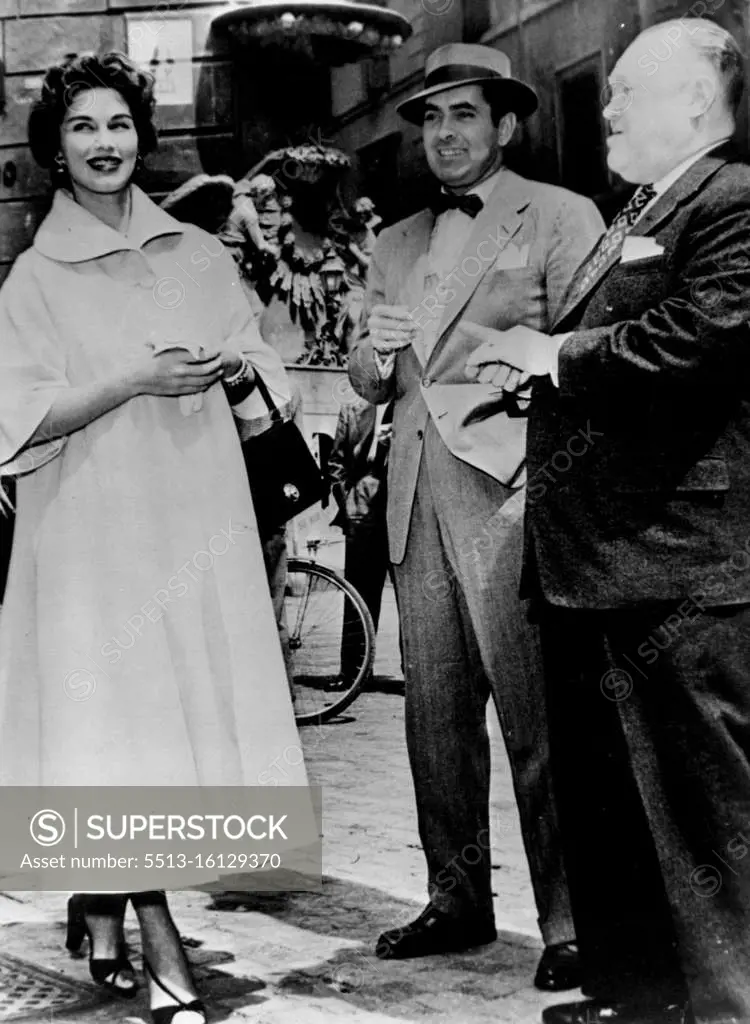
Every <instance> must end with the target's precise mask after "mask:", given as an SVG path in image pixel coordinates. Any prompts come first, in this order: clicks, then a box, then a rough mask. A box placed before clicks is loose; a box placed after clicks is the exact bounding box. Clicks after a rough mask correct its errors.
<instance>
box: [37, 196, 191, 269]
mask: <svg viewBox="0 0 750 1024" xmlns="http://www.w3.org/2000/svg"><path fill="white" fill-rule="evenodd" d="M131 194H132V203H133V205H132V210H131V215H130V226H129V229H128V235H127V237H125V235H121V234H120V232H119V231H115V230H114V228H111V227H109V225H107V224H105V223H104V222H103V221H101V220H99V218H98V217H95V216H94V215H93V214H92V213H89V212H88V210H85V209H84V208H83V207H82V206H80V205H79V204H78V203H77V202H76V201H75V199H74V198H73V196H72V194H71V193H70V192H68V191H67V190H66V189H58V190H57V191H56V192H55V197H54V199H53V202H52V208H51V210H50V212H49V213H48V214H47V216H46V217H45V219H44V220H43V222H42V224H41V226H40V228H39V230H38V231H37V233H36V237H35V238H34V248H35V249H36V250H37V251H38V252H40V253H41V254H42V255H43V256H47V257H48V258H49V259H51V260H56V261H58V262H60V263H83V262H85V261H87V260H96V259H99V258H100V257H102V256H107V255H109V254H110V253H114V252H125V251H129V250H134V251H140V250H141V249H142V248H143V246H144V245H146V243H147V242H151V241H153V239H155V238H160V237H162V236H164V235H180V234H183V233H184V231H185V225H184V224H181V223H180V222H179V221H178V220H175V219H174V217H171V216H170V215H169V214H168V213H166V212H165V211H164V210H162V209H161V207H159V206H157V205H156V203H154V202H152V200H151V199H149V197H148V196H147V195H146V193H145V192H143V191H141V189H139V188H138V187H137V186H136V185H131Z"/></svg>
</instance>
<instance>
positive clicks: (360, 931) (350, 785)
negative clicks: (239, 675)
mask: <svg viewBox="0 0 750 1024" xmlns="http://www.w3.org/2000/svg"><path fill="white" fill-rule="evenodd" d="M396 651H397V644H396V620H395V611H394V608H393V600H392V593H390V592H387V593H386V602H385V610H384V621H383V625H382V629H381V636H380V639H379V649H378V660H377V662H376V669H377V673H378V676H376V682H375V688H374V689H373V691H372V692H368V693H365V694H363V695H362V696H361V697H360V698H359V699H358V700H357V701H356V703H355V704H354V705H353V706H352V707H351V708H350V709H349V710H348V711H347V712H345V714H344V716H342V718H341V719H340V720H338V721H335V722H332V723H330V724H326V725H323V726H319V727H312V728H306V729H303V730H302V739H303V745H304V748H305V752H306V756H307V761H308V765H309V769H310V775H311V780H312V781H313V782H314V783H318V784H320V785H321V786H322V787H323V815H324V853H323V865H324V884H323V887H322V891H321V892H319V893H278V894H267V895H255V896H251V897H249V898H248V901H247V904H246V907H245V909H244V910H243V911H233V912H232V911H219V910H216V909H213V908H212V907H211V905H210V903H209V901H208V899H207V898H206V897H205V896H204V895H201V894H198V893H193V892H183V893H175V894H173V896H171V897H170V898H171V902H172V907H173V912H174V915H175V918H176V920H177V921H178V924H179V926H180V929H181V931H182V933H183V935H184V936H185V937H186V939H187V940H188V944H189V953H190V956H191V958H192V959H193V961H194V963H195V972H196V977H197V979H198V983H199V986H200V988H201V991H202V992H203V993H204V995H205V996H206V998H207V1001H208V1005H209V1010H210V1020H211V1021H212V1022H214V1021H215V1022H218V1021H238V1022H239V1021H252V1022H255V1024H318V1022H321V1024H322V1022H326V1021H334V1022H337V1021H340V1022H342V1024H348V1022H351V1024H387V1022H395V1021H418V1022H423V1024H490V1022H492V1024H537V1022H538V1021H539V1019H540V1013H541V1008H542V1007H543V1006H544V1005H547V1004H549V1003H552V1002H559V1001H561V997H560V996H556V997H555V996H553V997H550V996H547V997H544V996H542V995H541V993H538V992H536V991H535V990H534V989H533V988H532V986H531V979H532V976H533V972H534V968H535V965H536V962H537V960H538V957H539V954H540V950H541V943H540V940H539V938H538V933H537V930H536V925H535V913H534V908H533V902H532V898H531V889H530V883H529V878H528V873H527V869H526V865H525V861H524V856H523V851H522V847H521V838H520V833H519V828H518V820H517V816H516V811H515V805H514V801H513V795H512V787H511V781H510V774H509V769H508V764H507V760H506V758H505V754H504V751H503V749H502V741H501V739H500V736H499V730H498V728H497V725H496V721H495V718H494V713H493V715H492V721H491V733H492V743H493V755H494V762H493V764H494V767H493V778H492V815H491V820H492V833H493V834H492V840H493V849H492V859H493V877H494V891H495V894H496V899H495V908H496V913H497V920H498V926H499V929H500V938H499V939H498V941H497V942H496V943H494V944H492V945H490V946H485V947H483V948H481V949H479V950H477V951H474V952H469V953H465V954H460V955H451V956H442V957H428V958H425V959H422V960H415V961H403V962H394V963H383V962H381V961H379V960H377V959H376V958H375V957H374V956H373V955H372V947H373V942H374V939H375V938H376V937H377V935H378V933H379V931H380V930H382V929H383V928H384V927H388V926H391V925H397V924H401V923H405V922H406V921H408V920H410V919H411V918H412V917H414V916H415V914H416V913H417V912H418V911H419V910H420V909H421V907H422V906H423V904H424V902H425V894H424V885H425V879H424V867H423V859H422V854H421V851H420V848H419V841H418V837H417V832H416V821H415V813H414V806H413V794H412V789H411V782H410V777H409V772H408V766H407V761H406V752H405V747H404V738H403V697H402V696H401V695H400V693H399V692H397V691H398V683H397V677H398V672H399V666H398V656H397V653H396ZM378 677H379V678H378ZM65 897H66V894H63V893H37V894H32V893H27V892H23V893H6V894H4V896H2V897H0V927H2V931H0V941H1V942H2V946H0V952H2V953H4V954H10V955H11V956H16V957H19V958H22V959H23V960H25V961H30V962H32V963H34V964H37V965H39V966H41V967H44V968H48V969H51V970H53V971H58V972H61V973H63V974H64V975H65V976H66V977H67V978H71V979H76V980H78V981H79V982H80V983H82V984H83V983H85V982H86V980H87V969H86V963H85V961H83V960H72V959H70V958H69V957H68V956H67V954H66V953H65V951H64V949H63V941H64V931H63V923H62V919H63V910H64V903H65ZM127 938H128V941H129V942H131V943H132V946H133V948H134V949H135V950H136V955H135V957H134V961H135V963H136V966H140V963H139V958H138V956H137V949H138V934H137V928H136V927H135V924H134V920H133V918H132V917H131V916H129V917H128V921H127ZM576 996H577V997H578V998H580V995H579V994H577V993H570V994H565V995H564V996H563V997H562V1001H565V1000H567V999H573V998H576ZM6 1019H9V1018H7V1017H5V1016H3V1015H2V1011H1V1010H0V1020H6ZM26 1019H33V1020H34V1021H36V1022H37V1024H43V1022H44V1024H47V1022H51V1021H54V1022H56V1024H73V1022H74V1021H75V1022H78V1021H80V1022H82V1024H86V1022H91V1024H98V1022H103V1021H113V1022H115V1021H117V1022H129V1024H139V1022H141V1021H148V1019H149V1018H148V1014H147V1010H146V1004H145V999H144V998H143V997H142V996H139V998H138V999H137V1000H136V1001H135V1002H134V1004H130V1003H118V1002H111V1001H105V1002H100V1005H98V1006H95V1007H94V1008H93V1009H90V1010H87V1011H86V1012H82V1011H79V1012H78V1013H76V1014H75V1015H73V1016H70V1015H68V1016H66V1015H65V1014H55V1015H52V1016H51V1015H50V1014H49V1012H47V1011H45V1012H44V1013H42V1012H41V1011H40V1013H39V1015H38V1016H36V1017H33V1018H26Z"/></svg>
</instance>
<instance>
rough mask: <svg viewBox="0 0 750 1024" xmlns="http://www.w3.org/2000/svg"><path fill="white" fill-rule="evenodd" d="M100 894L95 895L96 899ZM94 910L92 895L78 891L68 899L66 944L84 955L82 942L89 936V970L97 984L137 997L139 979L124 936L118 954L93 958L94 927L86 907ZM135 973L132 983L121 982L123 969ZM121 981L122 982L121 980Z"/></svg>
mask: <svg viewBox="0 0 750 1024" xmlns="http://www.w3.org/2000/svg"><path fill="white" fill-rule="evenodd" d="M96 898H97V897H94V899H96ZM87 908H88V910H89V913H91V912H92V902H91V900H90V897H87V896H86V895H85V894H84V893H76V894H75V895H74V896H71V897H70V899H69V900H68V927H67V934H66V937H65V948H66V949H67V950H68V952H69V953H70V954H71V955H72V956H75V957H82V956H83V955H84V954H83V952H82V948H81V947H82V946H83V943H84V940H85V939H86V938H88V940H89V973H90V974H91V978H92V980H93V981H95V982H96V984H97V985H101V986H102V988H106V989H107V991H109V992H112V993H113V995H116V996H119V997H120V998H121V999H134V998H135V995H136V993H137V992H138V983H137V981H136V980H135V971H134V969H133V965H132V964H131V962H130V960H128V957H127V954H126V952H125V940H124V938H123V937H121V939H120V949H119V952H118V954H117V956H116V957H110V958H109V959H105V960H94V959H93V954H94V942H93V939H92V937H91V930H90V928H89V926H88V925H87V924H86V909H87ZM126 971H127V972H128V973H130V974H132V975H133V980H132V983H131V984H130V985H123V984H122V981H123V979H122V975H123V973H124V972H126ZM118 982H119V983H118Z"/></svg>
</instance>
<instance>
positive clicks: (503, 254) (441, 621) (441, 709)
mask: <svg viewBox="0 0 750 1024" xmlns="http://www.w3.org/2000/svg"><path fill="white" fill-rule="evenodd" d="M434 225H435V218H434V215H433V214H432V213H431V212H430V211H429V210H423V211H421V212H420V213H418V214H416V215H415V216H413V217H410V218H408V219H407V220H404V221H402V222H400V223H399V224H396V225H394V226H393V227H391V228H388V229H386V230H385V231H383V232H382V234H381V235H380V236H379V237H378V240H377V244H376V246H375V250H374V253H373V259H372V264H371V268H370V275H369V280H368V289H367V296H366V301H365V310H364V315H363V320H362V324H363V329H362V331H361V333H360V335H359V337H358V338H357V339H356V340H355V343H354V345H353V347H352V351H351V353H350V362H349V367H350V376H351V380H352V383H353V385H354V387H355V389H356V390H357V391H358V392H359V393H360V394H361V395H363V396H364V397H365V398H367V399H368V400H369V401H371V402H373V403H379V402H384V401H387V400H389V399H390V398H392V397H395V399H396V402H395V409H394V427H393V441H392V446H391V454H390V461H389V472H388V533H389V544H390V554H391V558H392V560H393V562H394V563H395V564H396V570H395V571H396V584H397V589H398V599H399V611H400V615H401V626H402V636H403V643H404V661H405V669H406V678H407V687H406V728H407V743H408V747H409V754H410V759H411V766H412V773H413V776H414V785H415V790H416V798H417V808H418V814H419V826H420V835H421V838H422V843H423V846H424V850H425V854H426V857H427V863H428V871H429V891H430V897H431V899H432V901H433V903H434V904H435V905H436V906H437V907H438V908H439V909H442V910H444V911H446V912H448V913H451V914H457V915H468V916H473V917H475V918H477V919H483V920H488V919H490V918H492V897H491V884H490V860H489V841H488V840H489V811H488V794H489V745H488V739H487V732H486V704H487V700H488V697H489V694H490V691H492V693H493V695H494V698H495V702H496V704H497V707H498V713H499V717H500V722H501V725H502V728H503V733H504V736H505V741H506V744H507V746H508V751H509V754H510V760H511V768H512V771H513V776H514V783H515V787H516V794H517V798H518V806H519V811H520V815H521V827H522V830H523V834H524V841H525V844H526V850H527V854H528V856H529V862H530V867H531V873H532V881H533V883H534V890H535V896H536V900H537V906H538V909H539V916H540V925H541V927H542V932H543V935H544V937H545V941H546V942H547V943H548V944H554V943H556V942H565V941H568V940H570V939H572V938H573V932H572V924H571V921H570V912H569V905H568V899H567V887H566V883H565V878H564V871H563V868H562V862H561V857H560V852H559V848H558V843H557V837H556V822H555V814H554V807H553V803H552V794H551V784H550V779H549V772H548V763H547V762H548V752H547V733H546V722H545V720H544V715H543V701H542V679H541V665H540V657H539V650H538V644H537V636H536V630H535V629H533V628H532V627H531V626H530V625H529V624H528V622H527V621H526V614H525V608H524V607H523V606H522V604H521V602H520V600H519V598H518V596H517V594H518V581H519V574H520V560H521V529H520V527H521V524H520V521H519V520H520V516H519V514H518V511H517V510H520V508H521V503H520V502H513V503H512V507H513V508H514V513H513V515H512V516H503V515H502V514H500V515H498V510H499V509H500V508H501V506H502V505H503V504H504V502H505V501H506V500H507V499H508V497H510V496H511V495H512V494H514V493H515V490H514V488H517V486H518V485H519V484H520V483H522V477H523V460H524V450H525V420H524V419H523V418H518V417H516V418H513V417H511V416H509V415H507V414H506V413H505V412H503V411H501V409H500V403H501V400H502V399H501V396H500V395H499V394H498V392H497V390H496V389H494V388H493V387H491V386H485V385H481V384H478V383H474V382H470V381H469V380H468V379H467V378H466V376H465V373H464V366H465V362H466V358H467V356H468V355H469V353H470V352H471V351H472V350H473V348H474V347H476V343H475V342H471V341H468V340H467V338H466V335H464V334H463V333H462V331H461V328H460V321H461V319H462V318H465V319H467V320H471V321H474V322H476V323H479V324H485V325H488V326H491V327H495V328H499V329H502V328H507V327H510V326H512V325H514V324H518V323H521V324H526V325H528V326H530V327H534V328H537V329H539V330H542V331H547V330H548V329H549V327H550V326H551V324H552V323H553V322H554V320H555V317H556V315H557V313H558V311H559V310H560V308H561V306H562V303H563V298H564V296H565V292H566V291H567V288H568V286H569V284H570V282H571V280H572V278H573V275H574V273H575V270H576V268H577V267H578V265H579V264H580V263H581V262H582V261H583V259H584V257H585V256H586V255H587V253H588V252H589V250H590V249H591V248H592V247H593V245H594V244H595V242H596V241H597V239H598V237H599V236H600V234H601V233H602V231H603V230H604V226H603V223H602V221H601V218H600V217H599V214H598V212H597V211H596V208H595V207H594V206H593V204H592V203H591V202H590V201H589V200H587V199H584V198H582V197H581V196H577V195H574V194H573V193H571V192H568V191H566V190H563V189H559V188H555V187H553V186H549V185H544V184H540V183H538V182H533V181H528V180H525V179H523V178H521V177H519V176H518V175H516V174H514V173H512V172H510V171H507V170H504V171H503V172H502V173H501V174H500V175H499V176H498V181H497V185H496V187H495V188H494V190H493V191H492V193H491V195H490V196H489V199H488V200H487V202H486V204H485V207H484V209H483V210H482V211H481V212H480V214H479V215H478V216H477V218H476V220H475V221H474V223H473V227H472V230H471V236H470V238H469V240H468V242H467V244H466V245H465V247H464V249H463V252H462V254H461V256H460V257H459V260H458V262H457V264H456V270H455V273H452V274H449V275H448V276H447V278H445V279H444V280H443V285H442V288H441V289H440V290H439V291H437V292H436V293H435V295H436V300H430V299H429V298H428V299H426V300H425V302H424V303H423V304H422V306H420V307H419V308H416V309H415V310H414V313H413V316H414V319H415V320H417V321H420V320H421V321H422V322H424V321H426V320H427V318H428V314H427V312H426V310H429V309H434V316H436V317H437V316H439V317H440V322H439V326H438V328H437V332H436V335H435V334H433V337H434V338H435V344H434V346H433V347H432V349H431V351H430V352H429V353H426V352H425V350H424V348H423V347H422V346H421V345H420V343H419V342H417V343H416V344H415V346H414V347H413V348H408V349H406V350H403V351H401V352H400V353H399V354H398V356H397V359H396V366H395V370H394V372H393V373H392V375H391V376H390V377H388V378H386V379H382V378H381V376H380V373H379V371H378V368H377V365H376V362H375V357H374V354H373V348H372V343H371V341H370V338H369V336H368V334H367V331H366V327H365V325H366V320H367V316H368V314H369V312H370V310H371V309H372V307H373V305H375V304H377V303H386V304H390V305H402V304H404V284H405V282H406V281H407V280H408V278H409V276H410V275H413V273H414V268H415V266H417V265H418V264H419V261H420V259H423V258H424V257H425V256H426V254H427V253H428V251H429V246H430V239H431V234H432V231H433V228H434ZM451 293H453V294H451ZM409 304H410V305H411V302H410V303H409ZM436 304H440V305H442V306H443V307H444V308H442V310H441V309H438V308H434V307H435V306H436ZM471 414H475V415H476V419H475V421H474V423H473V424H472V423H471V422H467V417H469V416H470V415H471Z"/></svg>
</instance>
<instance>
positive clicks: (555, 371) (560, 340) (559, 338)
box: [549, 331, 575, 388]
mask: <svg viewBox="0 0 750 1024" xmlns="http://www.w3.org/2000/svg"><path fill="white" fill-rule="evenodd" d="M572 334H575V331H568V333H567V334H555V335H553V337H554V339H555V341H556V342H557V361H556V362H555V365H554V367H553V368H552V369H551V370H550V372H549V375H550V377H551V378H552V383H553V384H554V385H555V387H556V388H559V387H560V349H561V348H562V347H563V345H564V344H565V342H566V341H567V340H568V338H569V337H570V336H571V335H572Z"/></svg>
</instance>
